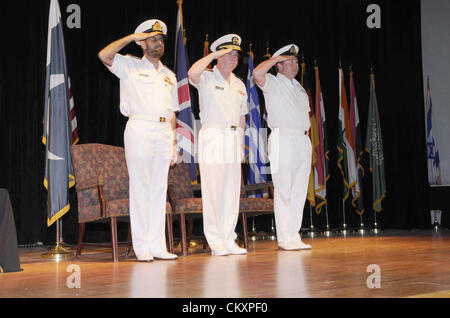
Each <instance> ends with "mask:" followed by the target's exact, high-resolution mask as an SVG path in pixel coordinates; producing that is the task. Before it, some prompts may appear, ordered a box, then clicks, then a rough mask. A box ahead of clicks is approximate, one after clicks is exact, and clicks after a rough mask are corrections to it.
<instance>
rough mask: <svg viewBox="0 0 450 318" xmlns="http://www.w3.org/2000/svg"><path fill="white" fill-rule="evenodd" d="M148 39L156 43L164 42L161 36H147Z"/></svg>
mask: <svg viewBox="0 0 450 318" xmlns="http://www.w3.org/2000/svg"><path fill="white" fill-rule="evenodd" d="M148 40H150V42H152V43H157V42H162V43H164V38H163V37H162V36H152V37H149V38H148Z"/></svg>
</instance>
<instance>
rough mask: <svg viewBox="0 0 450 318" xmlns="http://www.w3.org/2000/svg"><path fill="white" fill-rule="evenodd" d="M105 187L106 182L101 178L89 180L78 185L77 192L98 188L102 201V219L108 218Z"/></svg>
mask: <svg viewBox="0 0 450 318" xmlns="http://www.w3.org/2000/svg"><path fill="white" fill-rule="evenodd" d="M104 187H105V181H104V180H103V179H102V178H100V177H98V178H92V179H88V180H86V181H85V182H83V183H77V185H76V190H77V191H83V190H87V189H94V188H97V194H98V200H99V201H100V211H101V212H100V213H101V214H100V215H101V217H102V218H105V217H106V204H107V202H106V196H105V189H104Z"/></svg>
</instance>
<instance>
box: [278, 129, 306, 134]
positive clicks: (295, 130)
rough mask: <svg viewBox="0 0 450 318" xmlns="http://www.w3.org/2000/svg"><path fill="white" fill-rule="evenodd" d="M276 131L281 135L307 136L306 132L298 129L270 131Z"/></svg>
mask: <svg viewBox="0 0 450 318" xmlns="http://www.w3.org/2000/svg"><path fill="white" fill-rule="evenodd" d="M274 130H278V131H279V132H280V133H281V134H282V133H286V134H300V135H307V134H308V130H304V129H300V128H272V131H274Z"/></svg>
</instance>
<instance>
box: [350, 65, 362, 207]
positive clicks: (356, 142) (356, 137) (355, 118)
mask: <svg viewBox="0 0 450 318" xmlns="http://www.w3.org/2000/svg"><path fill="white" fill-rule="evenodd" d="M350 126H351V130H352V139H353V140H352V144H353V147H354V148H353V152H354V154H355V165H356V167H355V169H356V184H355V186H354V187H353V188H352V196H353V199H352V205H353V207H354V208H355V209H356V213H358V214H359V215H362V214H363V213H364V202H363V191H362V188H363V185H362V177H363V175H364V169H363V167H362V165H361V157H362V155H363V154H364V151H363V148H362V145H361V127H360V125H359V113H358V102H357V99H356V90H355V83H354V81H353V72H352V71H350Z"/></svg>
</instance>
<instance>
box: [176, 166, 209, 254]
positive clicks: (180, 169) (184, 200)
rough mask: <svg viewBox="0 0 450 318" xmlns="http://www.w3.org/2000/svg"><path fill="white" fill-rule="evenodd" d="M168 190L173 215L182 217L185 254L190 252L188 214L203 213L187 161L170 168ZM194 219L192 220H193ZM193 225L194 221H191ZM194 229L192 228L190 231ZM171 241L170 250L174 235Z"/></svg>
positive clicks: (182, 237) (182, 243) (183, 251)
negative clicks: (193, 186)
mask: <svg viewBox="0 0 450 318" xmlns="http://www.w3.org/2000/svg"><path fill="white" fill-rule="evenodd" d="M168 192H169V201H170V204H171V207H172V213H171V216H172V215H174V216H177V217H179V218H180V222H179V223H180V234H181V248H182V253H183V255H184V256H186V255H187V254H188V246H189V244H188V240H187V236H188V235H187V231H186V218H185V216H186V215H191V216H192V215H199V216H202V214H203V206H202V198H197V197H195V196H194V191H193V189H192V186H191V178H190V173H189V166H188V164H186V163H179V164H176V165H175V166H174V167H170V169H169V177H168ZM171 216H170V217H169V221H168V227H169V233H171V234H172V233H173V231H172V229H171V226H172V221H171V220H172V218H171ZM191 221H192V220H191ZM190 226H192V223H190ZM191 231H192V228H191V230H190V232H191ZM169 241H170V242H171V246H170V250H171V251H173V248H174V247H173V237H170V238H169Z"/></svg>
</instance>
